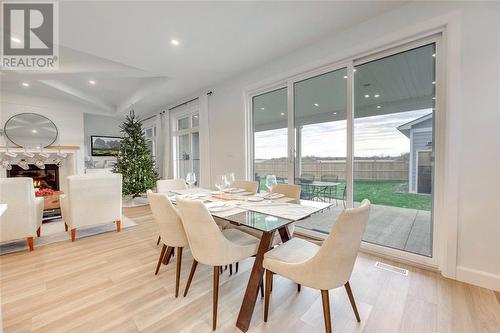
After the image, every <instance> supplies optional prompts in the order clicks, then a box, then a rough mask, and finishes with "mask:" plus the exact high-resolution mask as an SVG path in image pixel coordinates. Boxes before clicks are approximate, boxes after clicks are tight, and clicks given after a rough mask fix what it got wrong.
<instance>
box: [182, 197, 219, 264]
mask: <svg viewBox="0 0 500 333" xmlns="http://www.w3.org/2000/svg"><path fill="white" fill-rule="evenodd" d="M176 201H177V208H178V209H179V213H180V215H181V218H182V225H183V226H184V230H185V231H186V236H187V239H188V241H189V248H190V249H191V253H192V255H193V257H194V259H196V261H198V262H199V263H202V264H206V265H212V266H218V265H220V262H219V260H220V258H224V257H225V256H226V253H225V252H226V251H227V250H228V248H229V246H228V245H229V244H228V243H229V241H228V240H227V239H226V238H225V237H224V235H223V234H222V232H221V231H220V229H219V227H218V226H217V224H216V223H215V221H214V219H213V217H212V215H211V214H210V212H209V211H208V209H207V207H205V205H204V204H203V202H202V201H200V200H183V199H180V198H177V200H176Z"/></svg>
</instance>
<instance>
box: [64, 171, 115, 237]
mask: <svg viewBox="0 0 500 333" xmlns="http://www.w3.org/2000/svg"><path fill="white" fill-rule="evenodd" d="M67 181H68V193H67V198H68V202H69V211H68V213H69V214H70V220H71V224H72V227H73V228H78V227H80V226H86V225H95V224H101V223H107V222H113V221H116V220H120V219H121V217H122V175H121V174H119V173H112V174H96V175H92V174H91V175H78V176H68V178H67Z"/></svg>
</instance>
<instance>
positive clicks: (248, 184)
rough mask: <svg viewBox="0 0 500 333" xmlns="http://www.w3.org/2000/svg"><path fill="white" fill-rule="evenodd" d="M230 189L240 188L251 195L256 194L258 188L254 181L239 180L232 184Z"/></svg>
mask: <svg viewBox="0 0 500 333" xmlns="http://www.w3.org/2000/svg"><path fill="white" fill-rule="evenodd" d="M231 187H234V188H241V189H243V190H245V191H247V192H251V193H252V194H255V193H257V189H258V187H259V183H258V182H256V181H254V180H241V179H237V180H235V181H234V182H233V184H232V185H231Z"/></svg>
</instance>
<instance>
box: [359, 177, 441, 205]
mask: <svg viewBox="0 0 500 333" xmlns="http://www.w3.org/2000/svg"><path fill="white" fill-rule="evenodd" d="M407 188H408V183H407V182H402V181H389V180H385V181H376V180H371V181H370V180H363V181H355V182H354V201H357V202H360V201H361V200H363V199H365V198H367V199H369V200H370V201H371V203H372V204H378V205H386V206H394V207H402V208H413V209H420V210H427V211H430V210H431V199H432V197H431V196H430V195H425V194H416V193H408V192H406V191H407Z"/></svg>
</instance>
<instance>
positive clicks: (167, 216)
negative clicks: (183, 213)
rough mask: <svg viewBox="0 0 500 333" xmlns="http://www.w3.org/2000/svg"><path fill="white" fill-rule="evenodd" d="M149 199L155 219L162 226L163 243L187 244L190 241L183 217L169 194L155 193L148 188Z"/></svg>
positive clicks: (176, 245) (179, 245)
mask: <svg viewBox="0 0 500 333" xmlns="http://www.w3.org/2000/svg"><path fill="white" fill-rule="evenodd" d="M148 201H149V206H150V207H151V212H152V213H153V217H154V220H155V222H156V223H157V224H158V227H159V228H160V236H161V241H162V242H163V244H165V245H168V246H172V247H184V246H186V245H187V244H188V241H187V238H186V233H185V232H184V227H183V226H182V220H181V217H180V215H179V212H178V211H177V208H175V207H174V205H172V202H171V201H170V200H169V199H168V197H167V195H166V194H165V193H153V191H151V190H148Z"/></svg>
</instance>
